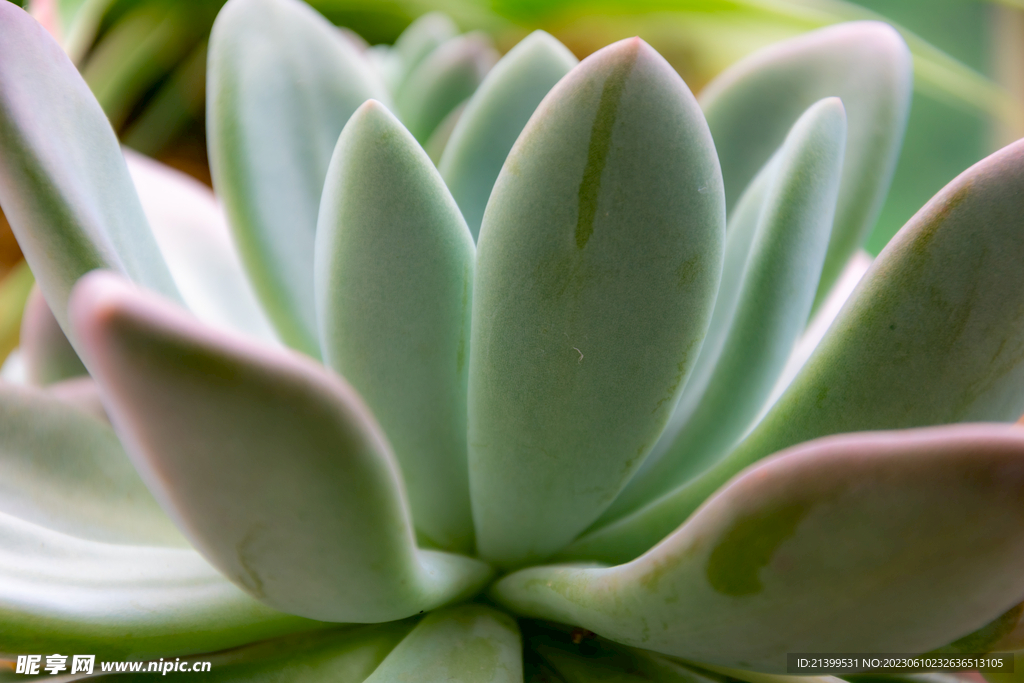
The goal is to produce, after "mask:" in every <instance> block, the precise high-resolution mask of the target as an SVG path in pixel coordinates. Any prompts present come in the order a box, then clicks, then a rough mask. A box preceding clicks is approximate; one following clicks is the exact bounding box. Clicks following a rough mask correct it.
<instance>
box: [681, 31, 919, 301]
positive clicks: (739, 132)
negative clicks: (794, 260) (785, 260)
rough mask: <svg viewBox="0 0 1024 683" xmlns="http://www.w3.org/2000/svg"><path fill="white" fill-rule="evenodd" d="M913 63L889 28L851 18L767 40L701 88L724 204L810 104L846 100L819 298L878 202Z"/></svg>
mask: <svg viewBox="0 0 1024 683" xmlns="http://www.w3.org/2000/svg"><path fill="white" fill-rule="evenodd" d="M911 70H912V66H911V58H910V52H909V51H908V49H907V46H906V44H905V43H904V42H903V39H902V38H901V37H900V35H899V33H897V32H896V31H895V29H893V28H892V27H890V26H888V25H887V24H882V23H879V22H853V23H849V24H841V25H838V26H832V27H828V28H824V29H820V30H817V31H813V32H811V33H808V34H806V35H803V36H800V37H799V38H794V39H792V40H789V41H786V42H783V43H778V44H776V45H772V46H770V47H767V48H764V49H763V50H760V51H758V52H756V53H754V54H753V55H751V56H749V57H747V58H746V59H743V60H742V61H740V62H738V63H737V64H735V65H733V66H732V67H730V68H729V69H727V70H726V71H725V72H723V73H722V74H721V75H720V76H718V77H717V78H716V79H715V80H714V81H712V82H711V83H710V84H709V85H708V86H707V88H705V89H704V90H703V91H702V92H701V106H702V107H703V109H704V113H705V115H706V116H707V119H708V125H709V126H710V128H711V133H712V135H713V136H714V139H715V146H716V148H717V150H718V155H719V158H720V159H721V162H722V176H723V178H724V180H725V193H726V198H727V201H728V204H729V206H730V207H732V206H734V205H735V203H736V202H737V200H738V199H739V197H740V194H741V193H742V192H743V189H744V188H745V187H746V186H747V183H749V182H750V180H751V179H753V177H754V175H755V174H756V173H757V171H758V169H760V168H761V166H763V165H764V163H765V162H766V161H767V160H768V158H769V157H770V156H771V155H772V154H774V152H775V150H776V149H777V148H778V147H779V145H780V144H781V143H782V141H783V139H784V138H785V136H786V134H787V132H788V131H789V129H790V127H791V126H792V125H793V122H794V121H796V119H797V118H798V117H799V116H800V115H801V114H802V113H803V112H804V110H806V109H807V107H809V106H810V105H811V104H813V103H814V102H817V101H818V100H820V99H822V98H824V97H833V96H834V97H840V98H841V99H842V100H843V105H844V106H845V107H846V113H847V116H848V119H849V142H848V144H847V153H846V157H845V161H844V163H843V176H842V181H841V184H840V189H839V200H838V204H837V206H836V215H835V225H834V226H833V229H832V238H831V241H830V244H829V250H828V254H827V255H826V257H825V265H824V268H823V271H822V276H821V283H820V285H819V287H818V296H817V300H816V302H815V304H816V305H817V304H818V303H820V300H821V299H822V298H824V296H825V295H826V294H827V293H828V290H829V289H830V288H831V286H832V284H833V283H834V282H835V279H836V278H837V277H838V276H839V273H840V271H841V270H842V268H843V266H844V265H846V262H847V260H848V259H849V258H850V256H851V255H852V254H853V252H854V251H855V250H856V249H857V248H858V247H859V246H860V245H861V243H862V242H863V240H864V238H865V237H866V236H867V234H868V232H869V231H870V230H871V228H872V227H873V226H874V223H875V220H876V219H877V218H878V214H879V212H880V211H881V209H882V203H883V202H884V201H885V195H886V193H887V192H888V190H889V183H890V181H891V180H892V174H893V172H894V170H895V168H896V160H897V158H898V156H899V150H900V144H901V143H902V141H903V132H904V130H905V128H906V124H907V115H908V113H909V111H910V96H911V91H912V74H911Z"/></svg>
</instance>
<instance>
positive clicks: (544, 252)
mask: <svg viewBox="0 0 1024 683" xmlns="http://www.w3.org/2000/svg"><path fill="white" fill-rule="evenodd" d="M724 223H725V216H724V197H723V195H722V190H721V176H720V174H719V167H718V160H717V158H716V157H715V153H714V145H713V143H712V141H711V137H710V135H709V133H708V130H707V126H706V124H705V123H704V118H703V116H702V115H701V113H700V110H699V109H698V108H697V106H696V102H695V100H694V99H693V96H692V95H691V94H690V92H689V90H687V88H686V85H685V84H684V83H683V82H682V80H680V79H679V77H678V75H677V74H676V73H675V72H674V71H673V70H672V68H671V67H670V66H669V65H668V64H667V63H666V62H665V61H664V60H663V59H662V58H661V57H660V56H659V55H658V54H657V53H655V52H654V51H653V50H651V48H650V47H649V46H647V44H646V43H644V42H643V41H641V40H639V39H633V40H627V41H622V42H619V43H615V44H614V45H611V46H609V47H607V48H605V49H604V50H602V51H600V52H598V53H595V54H594V55H592V56H591V57H589V58H588V59H587V60H585V61H584V62H583V63H581V64H580V66H579V67H577V68H576V69H575V70H574V71H573V72H572V73H571V74H570V75H569V76H567V77H566V78H564V79H563V80H562V81H560V83H559V84H558V86H556V87H555V89H553V90H552V91H551V93H549V95H548V96H547V98H546V99H545V100H544V102H542V104H541V106H540V108H539V109H538V110H537V114H536V115H535V116H534V117H533V118H532V119H531V120H530V123H529V125H527V127H526V129H525V130H524V131H523V133H522V135H521V136H520V138H519V140H518V141H517V143H516V145H515V147H513V149H512V152H511V153H510V155H509V158H508V160H507V161H506V162H505V166H504V168H503V169H502V173H501V175H500V176H499V177H498V180H497V183H496V184H495V188H494V193H493V195H492V197H491V201H490V203H489V204H488V207H487V211H486V213H485V215H484V221H483V226H482V228H481V231H480V241H479V248H478V261H477V277H476V283H475V286H474V296H473V331H472V344H471V354H470V371H469V441H470V444H469V448H470V486H471V493H472V500H473V513H474V521H475V523H476V529H477V546H478V550H479V552H480V553H481V555H482V556H483V557H485V558H489V559H491V560H495V561H497V562H499V563H503V564H507V565H508V564H511V565H515V564H520V563H523V562H527V561H530V560H534V559H536V558H539V557H544V556H547V555H550V554H551V553H553V552H555V551H556V550H558V549H559V547H560V546H562V545H563V544H565V543H566V542H568V541H569V540H571V539H572V537H573V536H574V535H576V534H577V533H578V532H579V531H580V530H582V529H583V528H585V527H586V526H587V525H588V524H590V522H592V521H593V520H594V519H595V518H596V517H597V516H598V515H599V514H600V513H601V511H602V510H603V509H604V508H605V507H606V506H607V505H608V504H609V503H610V502H611V500H612V498H613V497H614V496H615V494H616V493H617V492H618V491H619V489H620V488H621V487H622V486H623V484H624V483H625V482H626V480H627V479H628V477H629V476H630V474H632V473H633V472H634V471H635V470H636V468H637V467H639V465H640V464H641V462H642V461H643V458H644V457H645V456H646V454H647V453H648V451H649V450H650V448H651V447H652V446H653V444H654V441H655V439H656V438H657V436H658V434H659V433H660V432H661V430H662V428H663V427H664V425H665V422H666V421H667V419H668V416H669V413H670V411H671V409H672V406H673V405H674V404H675V401H676V398H677V397H678V392H679V391H680V389H681V388H682V384H683V382H684V380H685V378H686V376H687V374H688V373H689V371H690V368H691V366H692V364H693V361H694V360H695V358H696V355H697V352H698V350H699V348H700V343H701V340H702V338H703V336H704V333H705V331H706V330H707V325H708V321H709V319H710V317H711V308H712V305H713V302H714V296H715V292H716V290H717V288H718V280H719V277H720V275H721V266H722V242H723V240H724V232H725V229H724V228H725V225H724Z"/></svg>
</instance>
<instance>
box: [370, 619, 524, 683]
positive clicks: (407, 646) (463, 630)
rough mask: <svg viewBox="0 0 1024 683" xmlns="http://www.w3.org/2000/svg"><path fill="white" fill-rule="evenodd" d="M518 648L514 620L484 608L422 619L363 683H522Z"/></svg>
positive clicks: (517, 632)
mask: <svg viewBox="0 0 1024 683" xmlns="http://www.w3.org/2000/svg"><path fill="white" fill-rule="evenodd" d="M522 680H523V646H522V643H521V642H520V637H519V627H518V626H516V622H515V619H513V618H512V617H510V616H509V615H507V614H505V613H503V612H498V611H497V610H494V609H492V608H490V607H486V606H484V605H473V604H470V605H461V606H459V607H452V608H449V609H445V610H440V611H437V612H434V613H433V614H429V615H427V616H426V617H424V619H423V621H421V622H420V623H419V624H417V626H416V628H414V629H413V630H412V633H410V634H409V635H408V636H406V637H405V640H403V641H402V642H401V643H399V644H398V646H397V647H396V648H395V649H394V650H392V651H391V654H389V655H388V656H387V658H386V659H385V660H384V661H383V662H382V663H381V665H380V667H378V668H377V670H376V671H374V672H373V675H371V676H370V677H369V678H367V679H366V683H393V682H395V681H417V683H521V682H522Z"/></svg>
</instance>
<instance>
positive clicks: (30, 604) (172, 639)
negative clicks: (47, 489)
mask: <svg viewBox="0 0 1024 683" xmlns="http://www.w3.org/2000/svg"><path fill="white" fill-rule="evenodd" d="M323 626H324V624H321V623H319V622H315V621H309V620H306V619H301V618H299V617H293V616H289V615H287V614H281V613H280V612H276V611H274V610H272V609H270V608H268V607H265V606H264V605H261V604H260V603H258V602H256V601H255V600H253V599H252V598H250V597H249V596H247V595H246V594H245V593H243V592H242V591H240V590H238V588H236V587H235V586H233V585H232V584H231V583H230V582H229V581H228V580H227V579H225V578H224V577H222V576H221V575H220V574H218V573H217V572H216V570H214V569H213V568H212V567H210V566H209V565H208V564H207V563H206V562H204V561H203V559H202V558H201V557H200V556H199V555H198V554H197V553H195V552H194V551H192V550H183V549H176V548H147V547H139V546H122V545H112V544H109V543H96V542H94V541H86V540H82V539H78V538H72V537H70V536H65V535H63V534H60V533H57V532H55V531H50V530H48V529H43V528H42V527H37V526H34V525H32V524H29V523H28V522H25V521H22V520H19V519H15V518H14V517H9V516H7V515H3V514H0V643H2V645H0V648H2V649H0V651H2V652H3V653H4V654H7V655H14V654H24V653H26V652H66V651H71V652H78V653H93V654H95V655H96V656H97V659H112V660H122V659H127V658H132V659H156V658H157V657H175V656H184V655H187V654H193V653H199V652H212V651H215V650H222V649H225V648H229V647H237V646H238V645H243V644H245V643H249V642H252V641H255V640H263V639H266V638H273V637H275V636H279V635H282V634H285V633H292V632H296V631H309V630H312V629H315V628H322V627H323Z"/></svg>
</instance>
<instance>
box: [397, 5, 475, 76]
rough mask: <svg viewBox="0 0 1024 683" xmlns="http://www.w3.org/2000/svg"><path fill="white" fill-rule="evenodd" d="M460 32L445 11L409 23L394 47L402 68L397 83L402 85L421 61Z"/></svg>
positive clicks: (425, 15)
mask: <svg viewBox="0 0 1024 683" xmlns="http://www.w3.org/2000/svg"><path fill="white" fill-rule="evenodd" d="M458 34H459V28H458V27H457V26H456V25H455V22H454V21H452V20H451V18H450V17H449V16H448V15H447V14H444V13H443V12H428V13H427V14H424V15H422V16H420V17H418V18H417V19H416V20H415V21H413V22H412V23H411V24H409V25H408V26H407V27H406V28H405V30H404V31H402V33H401V35H399V36H398V38H397V39H396V40H395V46H394V48H393V52H394V55H395V57H396V58H397V59H398V63H399V70H400V75H399V77H398V79H397V82H396V84H395V85H396V86H400V85H402V84H403V83H404V82H405V80H406V79H407V78H408V77H409V74H410V73H411V72H412V70H413V69H415V68H416V67H417V66H418V65H419V63H420V62H422V61H423V60H424V59H426V58H427V56H428V55H429V54H430V53H431V52H433V51H434V50H436V49H437V48H438V47H440V46H441V45H443V44H444V43H445V42H447V41H449V40H451V39H452V38H454V37H455V36H457V35H458Z"/></svg>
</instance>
